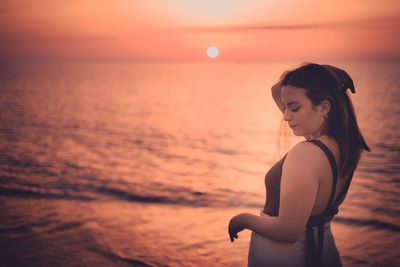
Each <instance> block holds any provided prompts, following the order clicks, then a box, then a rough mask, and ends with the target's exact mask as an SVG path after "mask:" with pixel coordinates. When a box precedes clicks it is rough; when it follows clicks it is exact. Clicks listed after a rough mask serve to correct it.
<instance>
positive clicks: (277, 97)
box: [271, 80, 284, 113]
mask: <svg viewBox="0 0 400 267" xmlns="http://www.w3.org/2000/svg"><path fill="white" fill-rule="evenodd" d="M281 90H282V80H280V81H279V82H277V83H276V84H275V85H274V86H272V88H271V92H272V98H273V99H274V101H275V103H276V105H277V106H278V108H279V110H280V111H281V112H282V113H284V109H283V105H282V102H281Z"/></svg>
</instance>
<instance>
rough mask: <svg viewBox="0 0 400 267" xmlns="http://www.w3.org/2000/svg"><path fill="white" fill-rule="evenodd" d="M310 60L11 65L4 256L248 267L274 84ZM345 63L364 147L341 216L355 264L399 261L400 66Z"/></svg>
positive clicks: (41, 261)
mask: <svg viewBox="0 0 400 267" xmlns="http://www.w3.org/2000/svg"><path fill="white" fill-rule="evenodd" d="M301 63H302V62H296V61H265V62H264V61H263V62H237V63H221V62H215V61H210V62H204V63H194V62H126V61H124V62H122V61H109V62H104V61H68V62H67V61H65V62H55V61H53V62H39V61H38V62H8V63H1V64H0V65H1V66H0V265H1V266H45V267H47V266H246V265H247V253H248V247H249V240H250V234H251V233H250V231H249V230H244V231H242V232H240V233H239V238H238V239H237V240H235V242H233V243H231V242H230V239H229V235H228V223H229V220H230V218H231V217H232V216H234V215H236V214H237V213H240V212H249V213H253V214H259V210H260V209H261V208H263V205H264V202H265V194H266V192H265V185H264V176H265V174H266V172H267V171H268V170H269V168H270V167H271V166H272V165H273V164H274V163H275V162H276V161H278V160H279V159H280V157H281V156H283V155H284V154H285V153H286V152H287V150H288V149H290V147H291V146H292V145H293V144H295V143H296V142H299V141H301V139H299V138H298V137H293V136H292V137H291V138H290V139H289V141H287V138H282V135H283V133H282V125H283V123H284V122H283V118H282V114H281V113H280V112H279V110H278V109H277V107H276V106H275V104H274V102H273V99H272V97H271V90H270V88H271V86H272V85H273V84H275V83H276V82H277V80H278V79H279V77H280V75H281V74H282V73H283V72H284V71H285V70H288V69H294V68H296V67H298V66H299V65H300V64H301ZM317 63H320V64H332V65H335V66H337V67H340V68H342V69H345V70H346V71H347V72H348V73H349V74H350V76H351V77H352V78H353V80H354V84H355V88H356V93H355V94H352V95H351V99H352V101H353V105H354V108H355V111H356V115H357V119H358V124H359V127H360V129H361V131H362V134H363V135H364V137H365V139H366V141H367V143H368V145H369V147H370V148H371V152H365V153H363V154H362V157H361V161H360V163H359V166H358V168H357V171H356V172H355V175H354V178H353V181H352V185H351V187H350V190H349V192H348V195H347V197H346V199H345V201H344V202H343V204H342V205H341V207H340V209H339V213H338V215H337V216H336V217H335V219H334V220H333V222H332V231H333V235H334V237H335V241H336V245H337V247H338V250H339V253H340V255H341V260H342V263H343V265H344V266H400V249H399V248H400V205H399V204H400V132H399V129H400V128H399V122H400V105H399V103H400V61H396V60H391V61H383V60H381V61H372V60H358V61H337V62H317Z"/></svg>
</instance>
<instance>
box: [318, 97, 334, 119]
mask: <svg viewBox="0 0 400 267" xmlns="http://www.w3.org/2000/svg"><path fill="white" fill-rule="evenodd" d="M319 110H320V112H321V114H322V115H323V116H328V112H329V110H331V102H329V100H323V101H322V102H321V104H319Z"/></svg>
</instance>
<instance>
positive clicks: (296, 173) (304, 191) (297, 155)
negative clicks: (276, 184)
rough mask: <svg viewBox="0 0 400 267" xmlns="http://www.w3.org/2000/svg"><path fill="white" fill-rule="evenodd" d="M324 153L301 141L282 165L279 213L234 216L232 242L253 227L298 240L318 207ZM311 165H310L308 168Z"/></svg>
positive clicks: (268, 234) (284, 239) (270, 235)
mask: <svg viewBox="0 0 400 267" xmlns="http://www.w3.org/2000/svg"><path fill="white" fill-rule="evenodd" d="M321 153H323V152H322V151H320V149H318V147H316V146H315V145H313V144H309V143H307V142H300V143H299V144H297V145H296V146H294V147H293V148H292V150H291V151H290V152H289V153H288V155H287V157H286V159H285V161H284V164H283V166H282V178H281V193H280V205H279V216H278V217H271V216H255V215H252V214H249V213H241V214H238V215H236V216H235V217H233V218H232V219H231V222H230V224H229V235H230V237H231V241H233V238H237V233H238V232H240V231H241V230H243V229H249V230H251V231H254V232H256V233H258V234H260V235H262V236H264V237H266V238H269V239H272V240H276V241H280V242H295V241H296V240H298V238H299V237H300V236H301V234H302V233H303V231H304V228H305V225H306V223H307V220H308V217H309V216H310V214H311V210H312V208H313V206H314V202H315V198H316V195H317V191H318V186H319V177H320V176H321V173H322V172H323V170H321V165H322V164H323V163H322V161H323V159H324V157H323V156H322V155H321ZM305 166H307V167H305Z"/></svg>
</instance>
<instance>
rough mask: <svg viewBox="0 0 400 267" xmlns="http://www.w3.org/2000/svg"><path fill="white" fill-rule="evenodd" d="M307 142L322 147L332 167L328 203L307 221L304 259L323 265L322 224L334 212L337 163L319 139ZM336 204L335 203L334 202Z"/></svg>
mask: <svg viewBox="0 0 400 267" xmlns="http://www.w3.org/2000/svg"><path fill="white" fill-rule="evenodd" d="M307 142H309V143H313V144H314V145H316V146H318V147H319V148H321V149H322V151H323V152H324V153H325V155H326V157H327V158H328V160H329V163H330V165H331V169H332V190H331V195H330V197H329V202H328V205H327V206H326V208H325V210H324V212H323V213H322V214H321V215H319V216H313V217H310V218H309V220H308V222H307V251H306V260H307V266H318V267H321V266H323V260H322V252H323V245H324V224H325V219H326V217H328V216H329V215H330V214H332V213H333V212H335V210H336V209H334V205H333V200H334V198H335V192H336V185H337V179H338V177H337V165H336V161H335V157H334V156H333V154H332V152H331V151H330V150H329V148H328V147H327V146H326V145H325V144H324V143H322V142H321V141H319V140H307ZM335 204H336V203H335ZM312 223H317V225H318V246H317V248H316V246H315V243H314V230H313V228H312V225H311V224H312Z"/></svg>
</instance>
